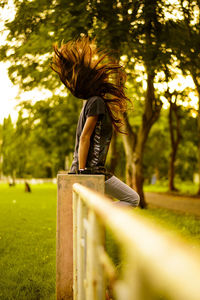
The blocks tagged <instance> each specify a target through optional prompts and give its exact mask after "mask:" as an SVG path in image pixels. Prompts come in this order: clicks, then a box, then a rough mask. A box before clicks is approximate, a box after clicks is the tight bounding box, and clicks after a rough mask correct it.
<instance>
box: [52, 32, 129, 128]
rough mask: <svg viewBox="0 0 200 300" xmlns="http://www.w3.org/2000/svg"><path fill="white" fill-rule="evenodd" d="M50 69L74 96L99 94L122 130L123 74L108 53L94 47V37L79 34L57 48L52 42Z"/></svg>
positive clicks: (83, 96)
mask: <svg viewBox="0 0 200 300" xmlns="http://www.w3.org/2000/svg"><path fill="white" fill-rule="evenodd" d="M51 68H52V69H53V70H54V71H55V72H56V73H57V74H58V75H59V77H60V79H61V81H62V83H63V84H64V85H65V86H66V87H67V89H68V90H69V91H70V92H71V93H72V94H73V95H74V96H75V97H77V98H80V99H88V98H90V97H92V96H100V97H102V99H103V100H104V101H105V104H106V106H107V109H108V112H109V114H110V117H111V120H112V124H113V126H114V128H115V129H116V131H118V132H121V133H124V132H123V131H122V130H121V127H122V125H123V122H122V113H123V112H125V111H126V109H127V102H128V101H130V100H129V99H128V98H127V97H126V95H125V92H124V89H125V87H124V84H125V80H126V74H125V72H124V70H123V68H122V66H120V65H119V64H118V63H117V62H115V61H114V59H113V58H111V57H110V56H109V54H108V53H107V52H105V51H100V50H98V49H97V47H96V43H95V40H92V41H90V39H89V37H82V38H78V39H77V40H71V41H69V42H67V43H66V44H64V43H62V44H61V47H60V48H59V47H58V45H57V44H55V45H54V56H53V59H52V62H51Z"/></svg>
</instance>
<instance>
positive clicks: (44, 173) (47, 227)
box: [0, 0, 200, 300]
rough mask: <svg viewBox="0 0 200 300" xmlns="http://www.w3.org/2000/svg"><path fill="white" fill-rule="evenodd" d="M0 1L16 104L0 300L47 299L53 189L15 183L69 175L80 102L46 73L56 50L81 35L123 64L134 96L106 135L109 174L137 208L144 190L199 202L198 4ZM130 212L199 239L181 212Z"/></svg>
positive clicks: (2, 167) (3, 139)
mask: <svg viewBox="0 0 200 300" xmlns="http://www.w3.org/2000/svg"><path fill="white" fill-rule="evenodd" d="M0 4H1V12H2V17H1V21H2V22H3V21H4V25H3V26H2V31H1V38H2V45H1V48H0V60H1V66H2V70H3V68H5V67H6V68H7V70H8V75H9V78H10V80H11V82H12V84H13V87H12V88H16V93H15V102H16V103H17V108H16V111H17V113H15V114H14V115H12V113H13V112H10V115H7V116H6V117H5V118H4V119H3V120H2V122H1V124H0V157H1V159H0V176H1V181H2V182H4V183H2V184H1V186H0V188H1V204H0V205H1V215H2V217H1V227H0V229H1V232H0V245H1V246H0V249H1V251H2V253H3V256H2V257H1V260H0V261H1V264H0V267H1V270H2V272H4V276H3V278H4V280H2V281H1V283H0V287H1V288H0V290H1V292H0V299H3V300H5V299H51V298H50V297H52V299H54V297H55V289H54V288H55V230H56V185H55V184H53V183H52V184H50V183H46V184H31V189H32V193H30V194H27V193H26V194H25V193H24V185H23V184H20V183H18V182H19V181H18V180H17V179H23V180H26V181H28V182H30V183H31V179H32V178H34V179H35V178H40V179H41V178H44V179H47V178H48V179H49V180H50V179H52V178H55V177H56V175H57V173H58V171H61V170H66V169H69V167H70V163H71V161H72V158H73V150H74V141H75V131H76V125H77V120H78V117H79V113H80V110H81V108H82V101H81V100H80V99H75V98H74V97H73V96H72V95H71V94H70V93H68V91H67V90H66V88H65V87H64V85H61V83H60V80H59V78H58V76H57V75H56V74H55V73H54V72H53V71H52V70H51V68H50V63H51V60H52V56H53V44H54V43H56V42H57V43H58V44H59V45H60V44H61V42H62V41H63V42H67V41H68V40H70V39H72V38H78V37H79V36H84V35H87V36H89V37H91V38H95V39H96V43H97V45H98V47H99V48H100V49H106V50H107V51H108V52H109V53H110V54H111V55H112V57H113V59H114V60H115V61H117V62H119V63H120V64H121V65H122V66H123V67H124V68H125V71H126V73H127V82H126V94H127V96H128V97H129V98H130V99H131V101H132V105H129V108H128V110H127V113H125V114H124V116H123V117H124V124H125V129H126V130H127V132H128V133H129V134H128V135H119V134H114V135H113V138H112V142H111V146H110V149H109V155H108V159H107V168H108V169H109V170H110V171H111V172H113V173H115V175H116V176H118V177H119V178H121V179H122V180H124V181H125V182H127V183H128V184H129V185H130V186H131V187H133V188H135V189H136V190H137V191H138V193H139V194H140V197H141V207H143V208H147V200H146V198H145V192H149V191H151V192H163V193H164V192H165V193H166V192H167V193H168V195H169V193H170V195H174V194H175V195H184V196H185V195H186V196H188V195H190V196H191V195H193V196H195V197H196V198H195V199H198V197H199V195H200V183H199V182H200V176H199V174H200V109H199V107H200V35H199V31H200V19H199V17H200V3H199V1H197V0H195V1H187V0H184V1H182V0H180V1H178V0H177V1H176V0H168V1H158V0H157V1H156V0H153V1H152V0H141V1H136V0H124V1H117V0H115V1H114V0H110V1H108V0H107V1H105V0H97V1H92V0H91V1H88V0H87V1H85V0H83V1H68V0H65V1H62V0H56V1H51V0H50V1H49V0H48V1H47V0H40V1H39V0H33V1H25V0H22V1H18V0H17V1H13V2H12V1H6V0H2V1H1V2H0ZM11 15H12V16H11ZM2 74H4V73H3V72H2ZM2 82H4V78H3V76H2V75H1V83H2ZM2 90H3V88H2ZM7 92H8V93H9V90H8V91H7ZM6 101H7V102H9V101H13V99H8V98H7V95H6V93H1V103H4V104H3V105H6V104H5V103H6ZM1 105H2V104H1ZM44 181H45V180H44ZM8 182H9V183H11V184H12V185H13V186H12V187H9V186H8ZM163 195H164V194H160V199H161V201H162V197H163ZM138 213H141V214H144V215H146V216H147V217H150V218H152V219H153V220H154V221H156V222H158V223H161V224H162V225H163V223H164V225H163V226H172V228H173V229H174V230H178V231H179V232H180V233H181V234H183V235H185V236H187V237H190V238H194V239H195V242H197V244H198V243H199V235H200V233H199V219H198V218H197V217H195V216H193V215H187V211H186V212H185V213H186V214H182V215H180V214H176V213H175V212H170V211H168V210H163V209H155V208H148V209H146V210H144V211H140V210H138ZM31 245H32V246H33V245H34V246H33V247H30V246H31ZM27 251H28V254H29V255H27ZM31 251H32V252H31ZM14 253H15V254H16V255H15V254H14ZM17 253H18V254H17ZM19 253H20V255H19ZM19 257H20V258H19ZM36 257H37V259H35V258H36ZM22 261H23V262H24V263H22ZM5 266H9V267H8V268H6V267H5ZM30 270H31V271H30ZM24 274H25V275H24ZM44 278H45V281H44ZM8 290H9V291H10V294H9V293H8ZM27 294H28V295H29V298H27ZM1 297H2V298H1Z"/></svg>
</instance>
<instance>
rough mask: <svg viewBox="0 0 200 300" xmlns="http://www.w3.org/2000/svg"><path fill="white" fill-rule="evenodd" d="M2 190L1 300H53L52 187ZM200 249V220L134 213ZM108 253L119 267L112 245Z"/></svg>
mask: <svg viewBox="0 0 200 300" xmlns="http://www.w3.org/2000/svg"><path fill="white" fill-rule="evenodd" d="M31 188H32V193H25V192H24V185H17V186H16V187H8V185H4V184H0V274H1V276H0V300H55V280H56V274H55V272H56V270H55V269H56V185H54V184H42V185H39V184H38V185H32V186H31ZM137 213H138V214H142V215H144V216H146V217H147V218H150V219H152V220H153V221H154V222H157V223H158V224H159V225H161V226H164V227H167V228H169V229H170V230H174V231H177V232H179V233H180V234H181V235H182V236H184V237H186V238H188V239H189V240H190V241H192V242H193V241H195V242H196V243H198V245H200V219H197V218H195V217H193V216H187V215H181V214H178V213H175V212H171V211H168V210H166V209H148V210H141V209H137ZM107 247H108V248H109V252H110V253H111V255H112V256H113V260H114V261H116V262H117V260H118V253H117V249H116V247H115V245H114V242H113V241H112V237H111V238H109V234H108V240H107Z"/></svg>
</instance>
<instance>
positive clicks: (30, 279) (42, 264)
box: [0, 184, 56, 300]
mask: <svg viewBox="0 0 200 300" xmlns="http://www.w3.org/2000/svg"><path fill="white" fill-rule="evenodd" d="M55 260H56V186H55V185H53V184H44V185H32V193H25V192H24V186H23V185H17V186H15V187H8V186H7V185H4V184H1V185H0V274H1V276H0V299H1V300H12V299H13V300H14V299H15V300H38V299H45V300H47V299H48V300H54V299H55Z"/></svg>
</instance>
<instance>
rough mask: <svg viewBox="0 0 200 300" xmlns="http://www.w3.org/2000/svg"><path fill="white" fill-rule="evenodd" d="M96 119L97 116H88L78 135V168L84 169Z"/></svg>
mask: <svg viewBox="0 0 200 300" xmlns="http://www.w3.org/2000/svg"><path fill="white" fill-rule="evenodd" d="M97 120H98V116H97V115H96V116H90V117H88V118H87V120H86V122H85V125H84V127H83V131H82V133H81V136H80V141H79V149H78V160H79V169H84V168H85V166H86V161H87V156H88V151H89V148H90V137H91V135H92V133H93V131H94V128H95V126H96V123H97Z"/></svg>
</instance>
